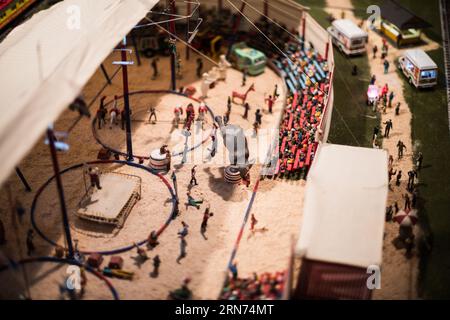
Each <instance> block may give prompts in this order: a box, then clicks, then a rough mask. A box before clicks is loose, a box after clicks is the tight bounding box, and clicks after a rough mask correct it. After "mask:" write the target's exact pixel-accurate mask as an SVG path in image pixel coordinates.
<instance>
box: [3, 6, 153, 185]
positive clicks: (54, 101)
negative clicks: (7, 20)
mask: <svg viewBox="0 0 450 320" xmlns="http://www.w3.org/2000/svg"><path fill="white" fill-rule="evenodd" d="M158 1H159V0H95V1H93V0H65V1H62V2H60V3H58V4H56V5H54V6H52V7H51V8H50V9H48V10H45V11H41V12H39V13H37V14H35V15H34V16H33V17H32V18H31V19H30V20H28V21H27V22H25V23H24V24H22V25H21V26H19V27H17V28H16V29H14V30H13V31H12V32H11V33H10V34H9V35H8V37H7V38H6V39H5V40H4V41H3V42H2V43H0V70H1V71H0V86H1V97H2V104H1V105H0V110H1V111H0V112H1V115H2V116H1V117H0V154H1V155H2V164H1V169H0V183H2V182H3V181H4V180H5V179H6V178H7V177H8V175H9V174H10V172H11V171H12V170H13V168H14V167H15V166H16V165H17V163H18V162H19V161H20V160H21V159H22V158H23V157H24V156H25V155H26V154H27V152H29V150H30V149H31V148H32V146H33V145H34V143H35V142H36V140H37V139H38V138H39V137H40V136H41V135H42V133H43V132H44V131H45V129H46V127H47V125H48V124H49V123H51V122H52V121H54V120H55V119H57V117H58V116H59V115H60V113H61V112H62V111H63V110H64V109H65V108H67V106H68V105H69V104H70V103H71V102H72V101H73V100H74V99H75V98H76V96H77V95H78V94H79V93H80V92H81V90H82V88H83V86H84V85H85V84H86V83H87V81H88V80H89V79H90V77H91V76H92V75H93V74H94V72H95V71H96V69H97V68H98V67H99V65H100V64H101V63H102V61H103V60H104V59H105V58H106V57H107V56H108V55H109V54H110V53H111V50H112V49H113V48H114V47H115V46H116V45H117V44H118V43H119V42H120V40H121V39H122V38H124V37H125V36H126V34H127V33H128V32H129V31H130V30H131V29H132V28H133V27H134V26H135V25H136V24H137V23H138V22H139V21H140V20H141V19H142V18H143V17H144V16H145V15H146V14H147V12H148V11H149V10H150V9H151V8H153V6H154V5H155V4H156V3H157V2H158ZM78 22H79V23H78Z"/></svg>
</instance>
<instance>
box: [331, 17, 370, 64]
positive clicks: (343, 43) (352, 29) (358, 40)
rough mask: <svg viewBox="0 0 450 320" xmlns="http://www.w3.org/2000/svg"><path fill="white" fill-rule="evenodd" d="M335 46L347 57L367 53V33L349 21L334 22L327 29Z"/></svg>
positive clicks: (339, 20)
mask: <svg viewBox="0 0 450 320" xmlns="http://www.w3.org/2000/svg"><path fill="white" fill-rule="evenodd" d="M327 31H328V33H329V34H330V35H331V38H332V41H333V44H334V45H335V46H336V47H337V48H338V49H339V50H340V51H341V52H343V53H345V54H346V55H348V56H350V55H357V54H363V53H364V52H366V44H367V40H368V35H367V32H365V31H363V30H362V29H361V28H359V27H358V26H357V25H356V24H355V23H354V22H353V21H351V20H348V19H338V20H334V21H333V22H332V24H331V26H330V27H328V29H327Z"/></svg>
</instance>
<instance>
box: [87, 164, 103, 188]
mask: <svg viewBox="0 0 450 320" xmlns="http://www.w3.org/2000/svg"><path fill="white" fill-rule="evenodd" d="M88 174H89V178H90V180H91V187H92V188H94V187H97V189H98V190H101V189H102V187H101V186H100V174H99V169H98V168H97V167H95V168H92V167H89V169H88Z"/></svg>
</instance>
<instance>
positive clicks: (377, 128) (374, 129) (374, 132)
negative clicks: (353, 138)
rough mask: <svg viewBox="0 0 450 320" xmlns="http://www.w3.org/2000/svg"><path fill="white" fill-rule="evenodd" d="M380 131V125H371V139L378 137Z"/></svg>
mask: <svg viewBox="0 0 450 320" xmlns="http://www.w3.org/2000/svg"><path fill="white" fill-rule="evenodd" d="M379 133H380V127H379V126H378V125H376V126H375V127H373V137H372V139H376V138H377V137H378V134H379Z"/></svg>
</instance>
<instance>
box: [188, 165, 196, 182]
mask: <svg viewBox="0 0 450 320" xmlns="http://www.w3.org/2000/svg"><path fill="white" fill-rule="evenodd" d="M196 167H197V165H195V166H193V167H192V169H191V181H190V182H189V185H191V186H192V185H194V186H198V183H197V178H196V177H195V173H196V170H195V168H196Z"/></svg>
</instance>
